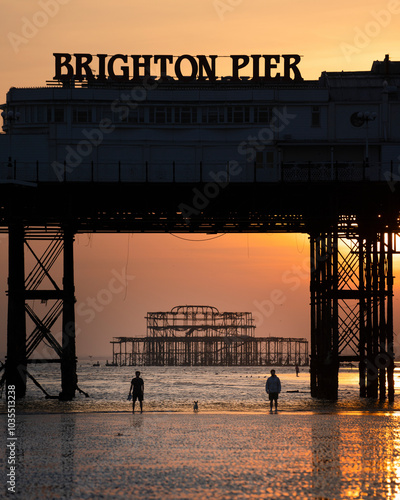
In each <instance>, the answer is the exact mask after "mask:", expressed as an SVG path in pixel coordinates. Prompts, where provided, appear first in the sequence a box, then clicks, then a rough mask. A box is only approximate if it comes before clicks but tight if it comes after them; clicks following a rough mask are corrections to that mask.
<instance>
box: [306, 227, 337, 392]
mask: <svg viewBox="0 0 400 500" xmlns="http://www.w3.org/2000/svg"><path fill="white" fill-rule="evenodd" d="M310 251H311V255H310V260H311V283H310V292H311V359H310V372H311V395H312V396H313V397H317V398H320V399H331V400H335V399H337V396H338V372H339V359H338V322H337V317H338V301H337V258H338V257H337V256H338V249H337V233H334V232H332V233H320V234H317V235H311V236H310Z"/></svg>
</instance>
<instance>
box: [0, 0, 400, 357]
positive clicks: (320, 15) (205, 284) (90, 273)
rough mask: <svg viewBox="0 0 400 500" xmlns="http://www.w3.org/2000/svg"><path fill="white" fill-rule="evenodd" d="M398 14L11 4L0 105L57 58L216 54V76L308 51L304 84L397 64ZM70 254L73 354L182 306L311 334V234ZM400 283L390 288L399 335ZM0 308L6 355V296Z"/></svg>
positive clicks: (94, 240) (170, 2) (381, 5)
mask: <svg viewBox="0 0 400 500" xmlns="http://www.w3.org/2000/svg"><path fill="white" fill-rule="evenodd" d="M232 4H235V5H232ZM43 5H48V6H50V5H52V6H53V10H52V11H51V10H49V11H48V12H46V11H45V10H44V8H43ZM48 9H50V7H48ZM399 13H400V8H397V10H396V3H395V2H388V1H387V0H385V1H383V0H378V1H376V0H374V1H367V2H366V1H365V0H363V1H361V0H355V1H353V2H351V3H349V2H348V1H346V2H345V1H343V0H338V1H337V2H335V3H329V2H318V1H316V0H305V1H303V2H294V1H289V0H283V1H281V2H265V0H252V1H248V0H243V1H237V2H230V1H228V0H223V1H219V2H217V1H215V0H207V1H201V2H200V1H199V2H188V1H187V0H166V1H163V2H160V1H158V0H148V1H147V2H132V1H130V0H129V1H128V0H120V1H119V2H117V4H115V3H112V2H108V1H105V0H96V1H94V0H86V1H85V2H77V1H74V0H70V1H68V0H63V1H62V2H61V0H60V1H59V2H58V0H54V1H50V0H49V1H48V2H46V1H44V2H41V3H38V2H15V1H11V0H6V1H4V2H3V4H2V16H1V20H0V23H2V24H1V30H2V33H3V43H2V44H1V46H0V58H1V71H2V78H1V81H0V94H1V96H2V97H0V102H5V100H6V92H7V91H8V89H9V88H10V87H13V86H16V87H22V86H44V85H45V84H46V80H52V78H53V75H54V59H53V55H52V54H53V52H68V53H74V52H76V53H79V52H89V53H92V54H99V53H105V54H117V53H131V54H173V55H181V54H206V55H210V54H217V55H219V56H221V59H220V60H219V63H220V65H219V67H218V68H219V73H220V74H226V72H227V71H228V68H229V67H230V62H229V60H228V59H226V58H223V57H222V56H225V55H230V54H248V55H251V54H291V53H298V54H301V55H302V56H303V58H302V61H301V63H300V65H299V69H300V70H301V73H302V76H303V78H304V79H318V78H319V76H320V74H321V72H322V71H325V70H328V71H341V70H345V71H349V70H368V69H369V68H370V67H371V65H372V62H373V61H374V60H377V59H379V60H382V59H383V58H384V55H385V54H386V53H388V54H390V56H391V58H392V59H400V53H395V47H398V38H399V32H398V29H397V26H398V17H399ZM183 237H185V236H184V235H183ZM188 238H189V237H188ZM190 238H192V239H204V238H209V236H206V235H201V237H198V236H193V237H192V236H191V237H190ZM6 242H7V239H6V237H5V236H4V237H3V238H2V239H1V240H0V255H1V262H2V263H3V264H2V266H1V268H0V290H3V291H4V290H6V288H7V284H6V276H7V265H6V262H7V244H6ZM75 251H76V267H75V274H76V295H77V306H79V305H80V306H81V308H80V311H81V315H79V313H78V315H77V322H78V325H79V327H80V329H81V331H82V333H81V334H80V335H79V337H78V339H77V344H78V353H86V354H93V355H95V354H104V355H107V354H108V353H109V352H110V345H109V340H110V339H111V337H112V336H117V335H127V336H129V335H142V334H144V327H145V321H144V316H145V314H146V312H147V311H150V310H166V309H170V308H171V307H173V306H175V305H179V304H186V303H200V304H209V305H214V306H216V307H218V308H219V309H220V310H244V311H247V310H248V311H254V312H255V313H256V312H257V313H258V315H259V316H258V318H259V325H258V329H257V335H279V336H299V337H303V336H305V337H308V336H309V281H308V272H309V264H308V261H309V242H308V238H307V236H306V235H285V234H272V235H271V234H268V235H265V234H259V235H253V234H251V235H245V234H238V235H226V236H223V237H221V238H217V239H215V240H209V241H199V242H194V241H185V240H181V239H178V238H175V237H173V236H171V235H134V236H129V235H110V236H107V235H94V236H91V237H90V238H88V237H87V236H85V235H81V236H78V237H77V239H76V244H75ZM395 260H396V271H397V269H398V268H399V264H398V259H397V258H396V259H395ZM123 269H127V273H130V274H131V275H132V276H135V278H134V279H132V280H131V281H128V282H127V283H128V287H127V288H126V287H125V288H124V289H123V291H121V293H118V294H115V295H113V297H112V301H111V302H110V304H107V305H104V306H101V305H100V306H98V309H101V310H100V311H98V312H96V314H95V318H94V319H93V320H91V321H89V319H90V318H91V316H90V314H89V312H88V310H89V306H88V300H89V299H90V298H93V297H94V298H96V297H97V295H98V294H99V292H100V291H101V290H103V289H107V287H108V284H109V282H110V280H111V279H112V278H113V277H114V274H113V272H114V273H115V272H117V273H121V272H122V270H123ZM395 274H396V273H395ZM399 288H400V284H399V283H398V282H397V281H395V299H394V301H395V302H394V304H395V315H396V323H395V327H396V328H397V327H398V321H399V319H398V309H399V308H398V307H397V305H398V301H399V300H400V299H399V298H398V297H397V295H399ZM274 290H280V291H281V292H282V294H283V295H282V296H283V297H284V300H283V302H282V303H281V304H273V305H272V306H271V304H270V301H271V293H272V292H273V291H274ZM0 308H1V311H0V312H1V318H2V320H1V322H2V323H1V331H2V332H3V341H2V343H1V345H2V348H3V349H4V348H5V341H4V331H5V324H6V308H7V306H6V297H5V295H4V293H3V299H2V300H1V304H0ZM82 312H83V314H82ZM397 329H398V328H397Z"/></svg>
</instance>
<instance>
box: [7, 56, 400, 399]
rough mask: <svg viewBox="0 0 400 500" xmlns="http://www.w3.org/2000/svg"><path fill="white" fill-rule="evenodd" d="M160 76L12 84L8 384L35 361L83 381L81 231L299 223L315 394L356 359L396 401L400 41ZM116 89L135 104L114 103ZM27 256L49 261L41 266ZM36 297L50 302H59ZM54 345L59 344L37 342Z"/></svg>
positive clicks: (367, 389) (275, 227)
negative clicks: (356, 63)
mask: <svg viewBox="0 0 400 500" xmlns="http://www.w3.org/2000/svg"><path fill="white" fill-rule="evenodd" d="M82 61H83V59H82ZM244 62H245V61H239V62H238V64H242V63H244ZM83 76H84V75H83ZM147 83H148V79H146V78H145V77H143V81H142V83H141V84H138V85H136V84H135V86H136V89H137V87H140V88H141V89H142V93H141V97H140V99H135V97H134V96H135V93H134V92H133V88H132V84H131V83H130V82H124V81H118V82H116V81H107V82H102V81H95V80H92V79H90V78H83V79H82V81H76V80H75V79H74V78H71V79H69V80H64V79H63V78H60V80H59V81H51V82H49V84H48V85H47V86H44V87H42V88H11V89H10V90H9V92H8V94H7V100H6V103H5V104H4V105H3V106H2V109H3V112H2V116H3V120H4V122H3V132H4V133H3V134H0V181H1V182H0V194H1V197H0V200H1V203H0V227H1V231H3V232H5V233H8V237H9V262H8V291H7V294H8V321H7V359H6V363H5V367H4V368H3V382H4V380H6V381H7V384H10V385H15V387H16V394H17V396H18V397H22V396H24V394H25V392H26V380H27V377H31V374H30V373H29V363H32V362H36V361H41V362H58V363H60V366H61V393H60V395H59V397H60V398H61V399H71V398H73V397H75V393H76V391H77V390H79V388H78V386H77V363H76V347H75V337H76V325H75V309H74V306H75V284H74V252H73V250H74V237H75V235H76V234H79V233H91V232H104V233H116V232H133V233H146V232H147V233H209V234H218V233H246V232H249V233H271V232H279V233H285V232H291V233H295V232H298V233H305V234H308V235H309V240H310V318H311V331H310V339H311V344H310V385H311V394H312V396H313V397H317V398H328V399H336V398H337V397H338V370H339V365H340V363H341V362H352V363H357V365H358V369H359V380H360V396H361V397H371V398H380V399H385V398H388V399H389V401H393V399H394V380H393V371H394V352H393V338H394V337H393V335H394V332H393V280H394V277H393V255H394V254H395V253H397V250H398V249H397V234H398V232H399V230H400V227H399V215H400V189H399V182H398V180H399V178H400V175H399V171H398V167H399V158H400V124H399V121H398V116H399V112H400V99H399V97H400V63H399V62H396V61H391V60H390V58H389V56H386V57H385V59H384V60H382V61H374V62H373V64H372V67H371V68H370V69H369V70H365V71H349V72H342V71H338V72H322V73H321V75H320V77H319V79H317V80H305V81H303V80H301V81H300V80H297V81H296V80H291V81H287V80H285V79H282V78H280V79H276V80H275V79H274V80H262V79H258V80H257V79H256V80H251V79H248V78H247V77H240V76H238V79H233V80H232V79H231V80H227V81H216V82H213V81H210V80H203V81H198V80H194V81H180V80H179V79H173V78H172V79H166V80H162V79H161V80H160V81H158V82H153V83H152V84H151V85H150V86H149V85H147ZM127 96H128V97H127ZM117 104H119V105H120V106H123V107H125V110H126V112H125V113H120V112H116V111H115V106H116V105H117ZM104 124H108V129H107V130H109V132H110V133H106V132H105V130H104V128H103V129H102V128H101V127H102V125H104ZM100 132H101V134H100ZM88 136H89V137H92V138H93V137H96V138H97V139H96V140H92V141H90V140H89V139H88ZM71 151H74V152H78V153H77V154H78V158H75V159H74V160H71V158H70V157H68V153H69V152H71ZM244 153H245V154H244ZM55 165H56V166H57V168H54V166H55ZM216 179H219V183H218V182H217V181H216ZM217 188H218V189H217ZM199 193H201V195H202V196H201V197H200V196H199ZM196 195H197V197H196ZM187 207H189V209H188V208H187ZM183 208H185V210H183ZM190 208H191V209H192V210H190ZM39 243H40V245H41V248H42V247H43V245H44V244H46V245H47V246H46V249H45V250H44V251H43V250H42V249H41V250H40V251H39V250H37V248H36V246H35V245H37V244H39ZM26 254H28V255H29V256H30V257H29V258H30V260H31V261H32V259H33V261H34V267H33V269H32V271H31V272H29V273H28V272H27V273H26V272H25V262H28V260H27V259H26ZM60 259H61V260H62V269H63V277H62V281H57V279H56V277H53V276H52V270H53V266H54V265H55V262H58V261H59V260H60ZM270 264H271V265H273V263H270ZM37 302H40V303H43V304H44V305H45V304H47V309H45V311H44V312H43V316H40V315H39V308H37V307H34V304H35V303H37ZM57 321H60V322H61V323H62V328H61V330H62V339H61V340H58V339H57V338H56V336H55V333H54V328H55V324H56V322H57ZM30 328H31V330H30ZM43 343H45V345H46V348H45V349H43V351H42V352H46V353H48V356H46V357H44V356H43V355H42V356H37V352H38V349H39V348H40V346H42V345H43ZM50 354H52V356H50ZM35 356H36V357H35Z"/></svg>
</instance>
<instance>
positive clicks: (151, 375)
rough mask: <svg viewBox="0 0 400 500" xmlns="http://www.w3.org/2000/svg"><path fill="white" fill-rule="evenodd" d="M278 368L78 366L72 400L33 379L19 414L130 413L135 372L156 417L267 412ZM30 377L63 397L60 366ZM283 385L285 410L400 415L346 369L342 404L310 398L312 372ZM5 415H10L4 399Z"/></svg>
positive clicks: (291, 374) (286, 372)
mask: <svg viewBox="0 0 400 500" xmlns="http://www.w3.org/2000/svg"><path fill="white" fill-rule="evenodd" d="M271 368H273V367H266V366H257V367H253V366H241V367H225V366H224V367H217V366H212V367H211V366H208V367H172V366H164V367H160V366H138V367H128V366H121V367H119V366H106V364H105V362H101V363H100V366H93V361H91V360H82V361H79V362H78V386H79V388H80V389H82V390H83V391H84V392H85V393H87V394H88V395H89V397H86V396H85V395H84V394H80V393H79V392H77V394H76V397H75V399H74V400H73V401H69V402H61V401H58V399H46V398H45V395H44V394H43V392H42V391H41V390H40V389H39V388H38V387H37V386H36V385H34V384H33V382H32V381H31V380H29V379H28V385H27V394H26V396H25V398H23V399H22V400H20V401H18V404H17V411H18V412H24V413H25V412H50V413H54V412H57V413H58V412H61V413H64V412H65V413H68V412H130V411H131V410H132V404H131V403H130V402H129V401H127V396H128V393H129V388H130V382H131V379H132V377H134V376H135V371H136V370H139V371H140V372H141V377H142V378H143V380H144V410H145V411H151V412H165V411H167V412H186V411H192V409H193V402H194V401H198V406H199V411H207V412H221V411H236V412H265V411H266V409H269V404H268V401H267V394H266V392H265V383H266V379H267V377H268V376H269V375H270V370H271ZM28 369H29V372H30V373H31V374H32V375H33V377H35V379H36V380H37V381H38V382H39V383H40V385H42V387H43V388H44V389H45V390H46V392H47V393H48V394H50V395H51V396H57V395H58V394H59V392H60V385H61V382H60V367H59V365H55V364H48V365H30V366H29V367H28ZM274 369H275V370H276V374H277V375H278V376H279V378H280V380H281V385H282V392H281V394H280V398H279V409H280V411H285V412H287V411H289V412H292V411H319V412H323V411H329V412H331V411H364V410H373V411H377V410H378V411H379V410H380V409H381V410H385V411H386V410H388V409H389V410H400V401H398V399H397V398H395V402H394V403H392V404H389V403H388V402H387V400H386V401H385V402H379V401H376V400H370V399H368V398H360V397H359V383H358V370H357V368H356V367H353V368H341V369H340V371H339V395H338V396H339V397H338V400H337V401H334V402H332V401H324V400H317V399H315V398H312V397H311V393H310V373H309V368H308V367H301V368H300V373H299V376H298V377H297V376H296V373H295V369H294V367H279V366H278V367H274ZM399 370H400V368H397V367H396V369H395V388H396V384H400V371H399ZM0 411H1V412H4V411H5V402H4V394H3V398H2V402H1V406H0Z"/></svg>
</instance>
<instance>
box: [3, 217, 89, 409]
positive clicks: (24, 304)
mask: <svg viewBox="0 0 400 500" xmlns="http://www.w3.org/2000/svg"><path fill="white" fill-rule="evenodd" d="M38 241H40V242H45V243H47V245H46V247H45V249H44V251H42V253H41V255H40V256H38V252H37V251H36V249H35V248H34V245H35V243H36V242H38ZM73 241H74V233H73V231H72V230H71V229H70V228H69V227H66V226H63V227H61V226H60V227H59V228H58V229H57V231H56V230H54V228H53V229H52V230H51V231H48V230H47V229H46V228H42V231H40V228H38V227H34V228H30V227H29V226H28V227H25V226H24V225H23V223H22V222H21V221H15V223H14V224H13V225H12V226H11V225H10V227H9V245H10V248H9V250H10V257H9V290H8V301H9V313H8V327H7V339H8V341H7V362H6V367H5V373H6V376H5V379H6V380H7V384H8V385H10V384H11V385H15V386H16V392H17V397H23V396H24V395H25V392H26V377H27V376H28V377H29V378H31V379H33V377H32V375H31V374H29V373H28V371H27V364H28V363H31V362H39V361H40V362H51V363H53V362H59V363H60V364H61V393H60V394H59V396H57V397H59V398H60V399H63V400H70V399H72V398H73V397H74V396H75V390H79V391H80V389H79V388H78V387H77V377H76V355H75V313H74V304H75V296H74V292H75V290H74V268H73ZM24 248H27V249H28V251H29V252H28V255H30V256H31V258H32V257H33V261H34V264H33V266H32V269H31V271H30V272H29V273H28V274H27V276H26V277H25V262H27V259H26V257H25V251H24ZM60 257H62V258H63V266H62V282H63V284H62V285H61V286H60V285H59V284H58V283H57V280H56V279H54V278H53V276H52V274H51V271H52V268H53V266H54V265H55V264H56V263H57V261H59V260H60ZM45 287H46V288H45ZM35 300H40V301H41V303H42V304H45V305H46V306H47V303H48V301H50V302H52V303H51V304H50V305H49V308H48V309H47V310H46V311H45V312H43V311H39V310H38V309H34V307H33V305H31V303H33V302H34V301H35ZM39 309H40V308H39ZM61 316H62V342H61V344H60V342H59V341H58V340H57V339H56V338H55V336H54V335H53V333H52V328H53V327H54V325H55V324H56V322H57V320H58V319H59V318H60V317H61ZM27 318H29V319H30V320H31V321H32V322H33V325H34V328H33V330H32V331H31V333H30V334H29V336H28V337H27V335H26V320H27ZM41 346H43V348H44V349H43V352H42V356H39V358H37V359H30V358H31V356H33V354H34V353H35V352H37V349H38V348H40V347H41ZM49 349H50V351H51V352H53V351H54V353H55V355H56V356H57V357H56V358H50V359H49V358H48V354H49V352H48V350H49ZM34 382H35V384H36V385H37V386H38V387H40V388H41V390H43V392H44V393H45V394H46V397H49V395H48V394H47V393H46V391H45V390H44V389H43V388H42V386H41V385H40V384H39V383H38V382H37V381H35V380H34ZM80 392H83V391H80Z"/></svg>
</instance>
